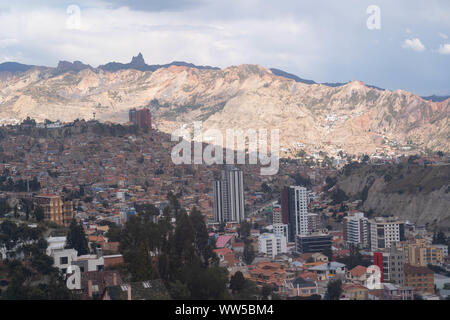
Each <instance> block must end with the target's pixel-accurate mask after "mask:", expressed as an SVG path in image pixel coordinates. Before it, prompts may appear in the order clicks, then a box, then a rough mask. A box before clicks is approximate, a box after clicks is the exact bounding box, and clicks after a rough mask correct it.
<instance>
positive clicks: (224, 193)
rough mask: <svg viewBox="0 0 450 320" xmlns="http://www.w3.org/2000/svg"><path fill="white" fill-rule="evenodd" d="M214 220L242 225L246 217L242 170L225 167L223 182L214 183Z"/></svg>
mask: <svg viewBox="0 0 450 320" xmlns="http://www.w3.org/2000/svg"><path fill="white" fill-rule="evenodd" d="M213 190H214V220H215V221H216V222H229V221H232V222H237V223H240V222H241V221H242V220H243V219H244V217H245V214H244V178H243V173H242V170H240V169H238V168H235V167H234V166H230V165H225V168H224V169H223V170H222V178H221V180H217V181H214V184H213Z"/></svg>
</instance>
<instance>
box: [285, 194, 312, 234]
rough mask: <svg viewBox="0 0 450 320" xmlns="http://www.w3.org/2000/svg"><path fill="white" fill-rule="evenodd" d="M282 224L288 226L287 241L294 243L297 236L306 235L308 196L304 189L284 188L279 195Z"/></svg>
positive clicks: (307, 232) (307, 229)
mask: <svg viewBox="0 0 450 320" xmlns="http://www.w3.org/2000/svg"><path fill="white" fill-rule="evenodd" d="M281 208H282V212H283V223H287V224H288V225H289V238H288V239H289V241H290V242H294V241H295V237H296V236H297V235H307V234H309V232H310V230H309V228H308V195H307V192H306V188H305V187H300V186H291V187H285V188H284V189H283V192H282V195H281Z"/></svg>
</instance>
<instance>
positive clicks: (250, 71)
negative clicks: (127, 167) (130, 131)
mask: <svg viewBox="0 0 450 320" xmlns="http://www.w3.org/2000/svg"><path fill="white" fill-rule="evenodd" d="M144 106H147V107H149V108H150V109H151V111H152V114H153V117H154V120H155V124H156V126H157V127H158V129H160V130H161V131H164V132H167V133H171V132H173V130H174V129H177V128H179V127H180V126H181V125H188V126H189V125H192V122H193V121H200V120H201V121H203V126H204V128H205V129H208V128H218V129H221V130H225V129H227V128H240V129H243V130H245V129H249V128H254V129H259V128H265V129H275V128H277V129H280V144H281V147H282V148H283V152H285V153H291V154H292V153H295V152H297V151H298V150H297V149H298V148H302V149H306V150H309V151H310V152H319V151H326V152H331V153H336V152H337V151H339V150H343V151H346V152H349V153H353V154H357V153H373V152H376V151H380V150H384V151H385V152H386V153H388V152H389V151H390V150H392V149H401V150H422V151H424V150H434V151H437V150H441V151H444V152H448V151H449V139H448V138H449V134H450V132H449V131H450V130H449V124H448V120H449V119H448V118H449V106H450V99H449V98H447V99H444V98H440V97H435V96H434V97H428V99H424V98H422V97H420V96H417V95H415V94H413V93H410V92H406V91H403V90H396V91H390V90H387V89H381V88H377V87H374V86H371V85H366V84H364V83H363V82H360V81H351V82H347V83H337V84H333V83H324V84H318V83H316V82H315V81H313V80H304V79H301V78H299V77H297V76H295V75H292V74H289V73H287V72H284V71H282V70H278V69H266V68H263V67H261V66H259V65H248V64H247V65H239V66H231V67H228V68H224V69H219V68H215V67H210V66H195V65H193V64H190V63H186V62H172V63H169V64H166V65H147V64H146V63H145V61H144V58H143V56H142V54H138V55H137V56H135V57H133V58H132V60H131V62H130V63H126V64H125V63H118V62H110V63H107V64H105V65H101V66H99V67H97V68H94V67H92V66H90V65H87V64H83V63H82V62H80V61H75V62H67V61H61V62H60V63H59V64H58V66H57V67H56V68H50V67H42V66H31V65H23V64H19V63H3V64H0V121H1V122H2V123H4V124H5V123H11V122H14V121H16V122H17V121H21V120H23V119H25V118H26V117H28V116H29V117H31V118H34V119H36V120H38V121H43V120H45V119H49V120H61V121H72V120H74V119H77V118H80V119H81V118H84V119H91V118H93V117H94V113H95V117H96V119H99V120H103V121H117V122H126V121H127V120H128V117H127V111H128V110H129V109H130V108H133V107H144Z"/></svg>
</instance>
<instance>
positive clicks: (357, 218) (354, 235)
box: [344, 212, 369, 248]
mask: <svg viewBox="0 0 450 320" xmlns="http://www.w3.org/2000/svg"><path fill="white" fill-rule="evenodd" d="M344 240H345V241H346V242H347V243H348V244H349V245H354V246H357V247H361V248H364V247H366V246H367V245H368V240H369V227H368V219H367V218H366V217H364V213H363V212H355V213H350V214H349V215H348V216H347V217H345V218H344Z"/></svg>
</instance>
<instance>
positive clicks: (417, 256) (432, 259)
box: [403, 239, 444, 267]
mask: <svg viewBox="0 0 450 320" xmlns="http://www.w3.org/2000/svg"><path fill="white" fill-rule="evenodd" d="M403 251H404V253H405V263H409V264H411V265H413V266H424V267H425V266H427V265H428V264H432V265H440V264H442V261H443V259H444V254H443V252H442V249H441V248H437V247H432V246H431V244H429V243H428V242H427V241H426V240H425V239H416V242H415V243H407V244H405V246H404V247H403Z"/></svg>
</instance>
